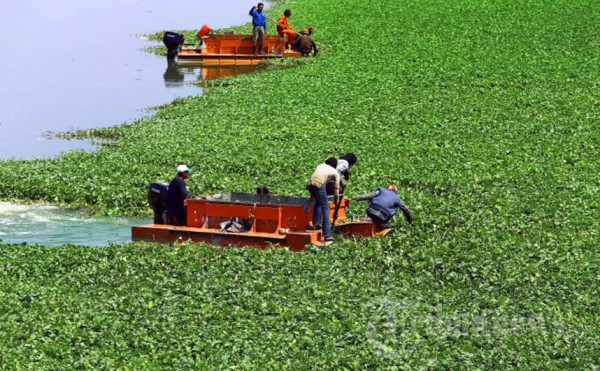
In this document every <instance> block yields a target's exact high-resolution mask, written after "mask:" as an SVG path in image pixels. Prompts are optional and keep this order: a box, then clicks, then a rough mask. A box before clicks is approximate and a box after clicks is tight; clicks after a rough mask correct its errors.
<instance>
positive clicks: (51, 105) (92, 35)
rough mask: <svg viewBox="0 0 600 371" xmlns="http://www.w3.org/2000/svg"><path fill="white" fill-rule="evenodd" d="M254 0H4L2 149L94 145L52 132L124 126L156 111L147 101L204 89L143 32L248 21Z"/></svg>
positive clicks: (22, 153)
mask: <svg viewBox="0 0 600 371" xmlns="http://www.w3.org/2000/svg"><path fill="white" fill-rule="evenodd" d="M251 5H252V2H247V1H241V0H220V1H218V2H217V1H203V0H200V1H199V0H179V1H177V2H170V1H164V0H134V1H122V0H102V1H81V0H53V1H40V0H35V1H34V0H5V1H3V2H2V6H1V7H0V35H2V36H3V39H2V40H3V42H2V48H0V76H1V81H2V83H1V84H0V158H17V159H27V158H32V157H45V156H55V155H58V154H59V153H61V152H63V151H65V150H67V149H69V148H83V149H91V148H92V147H93V146H92V144H91V143H89V142H84V141H64V140H56V139H52V140H49V139H48V138H47V136H44V133H45V132H61V131H66V130H70V129H86V128H92V127H100V126H114V125H118V124H121V123H123V122H127V121H132V120H134V119H136V118H139V117H141V116H143V115H145V114H148V112H147V110H145V108H146V107H155V106H159V105H161V104H165V103H168V102H170V101H172V100H173V99H175V98H178V97H182V96H187V95H191V94H198V93H200V92H201V89H200V88H199V87H198V86H197V84H188V83H185V82H187V81H190V82H191V80H185V79H184V80H185V81H184V80H182V81H177V82H176V83H175V84H173V83H172V78H171V77H169V76H170V74H171V73H172V71H169V69H168V64H167V61H166V59H165V58H164V57H159V56H156V55H153V54H149V53H146V52H143V51H142V50H141V49H143V48H145V47H147V46H151V45H154V43H151V42H149V41H147V40H143V39H142V38H140V37H139V35H141V34H146V33H153V32H155V31H158V30H179V29H195V28H199V27H200V26H201V25H202V24H205V23H208V24H210V25H211V27H212V28H220V27H227V26H231V25H233V24H241V23H244V22H247V21H248V20H249V17H248V9H249V8H250V6H251ZM183 73H184V74H185V73H186V72H183ZM195 74H196V79H197V78H201V77H202V75H201V73H200V72H195ZM188 75H189V74H188ZM184 77H185V76H184ZM190 77H191V76H190ZM174 79H175V80H177V79H180V77H175V78H174Z"/></svg>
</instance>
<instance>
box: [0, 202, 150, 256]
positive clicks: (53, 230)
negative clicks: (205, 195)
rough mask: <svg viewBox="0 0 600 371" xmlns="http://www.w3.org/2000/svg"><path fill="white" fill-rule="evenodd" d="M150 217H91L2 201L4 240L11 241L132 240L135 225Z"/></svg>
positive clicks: (93, 242) (102, 243)
mask: <svg viewBox="0 0 600 371" xmlns="http://www.w3.org/2000/svg"><path fill="white" fill-rule="evenodd" d="M149 222H150V221H149V220H145V219H139V218H126V217H107V218H100V217H90V216H89V215H87V214H85V213H82V212H79V211H73V210H64V209H60V208H58V207H56V206H44V205H31V206H30V205H16V204H11V203H8V202H0V240H1V241H2V242H7V243H22V242H27V243H29V244H36V243H37V244H42V245H62V244H65V243H72V244H78V245H93V246H105V245H108V244H109V243H118V242H123V241H131V226H132V225H136V224H146V223H149Z"/></svg>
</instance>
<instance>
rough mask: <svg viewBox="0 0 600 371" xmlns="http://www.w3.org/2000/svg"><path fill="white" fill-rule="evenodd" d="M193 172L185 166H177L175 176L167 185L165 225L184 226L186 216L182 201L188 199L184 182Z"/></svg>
mask: <svg viewBox="0 0 600 371" xmlns="http://www.w3.org/2000/svg"><path fill="white" fill-rule="evenodd" d="M192 171H193V170H192V169H190V168H188V167H187V166H185V165H179V166H177V176H176V177H175V178H173V180H171V183H169V190H168V191H167V202H166V203H167V224H170V225H185V223H186V215H185V206H184V204H183V201H184V200H185V199H186V198H188V194H187V188H186V186H185V182H184V180H186V179H187V178H188V177H189V176H190V173H191V172H192Z"/></svg>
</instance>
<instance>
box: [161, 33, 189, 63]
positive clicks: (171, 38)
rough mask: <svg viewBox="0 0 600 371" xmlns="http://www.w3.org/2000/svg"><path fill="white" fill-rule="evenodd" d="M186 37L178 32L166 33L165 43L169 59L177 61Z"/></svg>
mask: <svg viewBox="0 0 600 371" xmlns="http://www.w3.org/2000/svg"><path fill="white" fill-rule="evenodd" d="M183 41H184V37H183V35H182V34H180V33H177V32H170V31H168V32H165V35H164V36H163V43H164V44H165V46H166V47H167V59H175V57H176V56H177V53H178V52H179V48H180V47H181V45H183Z"/></svg>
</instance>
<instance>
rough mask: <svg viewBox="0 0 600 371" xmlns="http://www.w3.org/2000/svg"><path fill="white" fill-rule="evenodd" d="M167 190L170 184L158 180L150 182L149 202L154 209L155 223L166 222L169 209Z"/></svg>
mask: <svg viewBox="0 0 600 371" xmlns="http://www.w3.org/2000/svg"><path fill="white" fill-rule="evenodd" d="M167 192H169V184H168V183H162V182H156V183H152V184H150V189H149V190H148V204H149V205H150V207H151V208H152V211H154V224H165V221H166V216H165V213H166V211H167Z"/></svg>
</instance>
